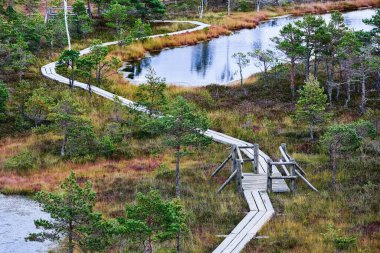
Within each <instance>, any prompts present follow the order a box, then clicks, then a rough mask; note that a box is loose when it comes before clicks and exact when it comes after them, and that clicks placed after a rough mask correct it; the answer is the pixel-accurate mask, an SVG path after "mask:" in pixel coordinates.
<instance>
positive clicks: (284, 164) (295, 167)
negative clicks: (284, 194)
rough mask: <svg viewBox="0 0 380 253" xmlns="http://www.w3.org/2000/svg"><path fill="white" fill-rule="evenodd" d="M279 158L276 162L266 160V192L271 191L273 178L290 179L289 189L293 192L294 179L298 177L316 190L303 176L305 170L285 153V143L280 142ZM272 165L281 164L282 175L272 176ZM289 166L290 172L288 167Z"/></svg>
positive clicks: (294, 187)
mask: <svg viewBox="0 0 380 253" xmlns="http://www.w3.org/2000/svg"><path fill="white" fill-rule="evenodd" d="M279 149H280V153H281V159H280V161H278V162H273V161H272V160H270V159H269V160H268V161H267V174H268V185H267V190H268V192H271V191H272V180H273V179H284V180H290V190H291V191H292V192H295V190H296V179H297V178H300V179H301V180H302V181H303V182H305V183H306V185H307V186H308V187H309V188H311V189H312V190H313V191H316V192H318V190H317V188H315V187H314V186H313V185H312V184H311V183H310V182H309V181H308V180H307V179H306V178H305V177H304V176H305V175H306V172H305V171H304V170H303V169H302V168H301V166H300V165H299V164H298V163H297V162H296V161H295V160H294V159H293V158H292V157H291V156H290V155H289V154H288V153H287V151H286V144H285V143H282V144H281V146H280V148H279ZM272 166H281V168H282V170H283V174H284V175H282V176H273V175H272ZM289 167H290V172H289V170H288V168H289Z"/></svg>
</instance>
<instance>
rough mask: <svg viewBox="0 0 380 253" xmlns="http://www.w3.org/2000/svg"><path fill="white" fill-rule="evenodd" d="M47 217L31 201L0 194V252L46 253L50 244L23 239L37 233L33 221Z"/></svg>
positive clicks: (47, 217)
mask: <svg viewBox="0 0 380 253" xmlns="http://www.w3.org/2000/svg"><path fill="white" fill-rule="evenodd" d="M49 217H50V216H49V215H48V214H47V213H44V212H42V211H41V208H40V207H39V206H38V204H37V203H36V202H34V201H33V200H30V199H28V198H25V197H20V196H4V195H2V194H0V252H1V253H34V252H47V251H48V249H49V248H50V247H51V246H52V244H51V243H48V242H47V243H39V242H26V241H25V239H24V238H25V237H26V236H28V234H29V233H32V232H37V231H38V230H37V229H36V228H35V226H34V222H33V220H35V219H39V218H44V219H49Z"/></svg>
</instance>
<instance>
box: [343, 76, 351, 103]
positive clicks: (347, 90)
mask: <svg viewBox="0 0 380 253" xmlns="http://www.w3.org/2000/svg"><path fill="white" fill-rule="evenodd" d="M346 96H347V98H346V101H345V103H344V107H345V108H348V103H349V102H350V101H351V79H350V78H349V79H347V81H346Z"/></svg>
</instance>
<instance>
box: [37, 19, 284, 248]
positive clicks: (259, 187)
mask: <svg viewBox="0 0 380 253" xmlns="http://www.w3.org/2000/svg"><path fill="white" fill-rule="evenodd" d="M159 22H169V21H159ZM170 22H173V21H170ZM174 22H186V23H192V24H195V25H197V27H195V28H192V29H188V30H183V31H178V32H174V33H170V34H160V35H155V36H151V37H152V38H154V37H160V36H167V35H177V34H181V33H187V32H193V31H197V30H201V29H204V28H206V27H208V26H209V25H207V24H204V23H201V22H198V21H174ZM117 43H118V42H117V41H113V42H107V43H103V44H102V45H103V46H110V45H115V44H117ZM88 53H90V49H89V48H86V49H83V50H81V51H80V54H81V55H84V54H88ZM55 67H56V62H52V63H49V64H47V65H45V66H43V67H42V68H41V72H42V74H43V75H44V76H45V77H47V78H49V79H52V80H55V81H57V82H60V83H64V84H69V79H68V78H66V77H64V76H61V75H59V74H57V72H56V69H55ZM74 86H75V87H78V88H82V89H84V90H88V89H89V87H88V85H87V84H86V83H82V82H78V81H74ZM91 89H92V92H93V93H94V94H97V95H99V96H102V97H104V98H106V99H109V100H115V99H116V98H117V99H118V100H119V101H121V103H122V104H123V105H124V106H127V107H129V108H132V109H135V110H137V111H140V112H147V110H146V108H144V107H139V106H137V105H136V104H135V103H134V102H133V101H131V100H129V99H126V98H123V97H120V96H117V95H115V94H113V93H111V92H108V91H106V90H103V89H101V88H99V87H96V86H91ZM204 135H206V136H209V137H211V138H212V139H213V140H214V141H215V142H219V143H223V144H226V145H231V146H233V145H235V146H252V144H251V143H248V142H245V141H242V140H239V139H236V138H234V137H231V136H228V135H225V134H222V133H219V132H216V131H213V130H207V131H206V132H204ZM242 152H243V153H244V154H245V156H247V157H248V158H250V159H253V158H254V150H253V149H252V148H245V149H242ZM268 159H269V157H268V156H267V155H266V154H265V153H264V152H262V151H261V150H259V158H258V161H259V162H258V174H253V173H243V174H242V190H243V194H244V196H245V198H246V200H247V202H248V205H249V209H250V210H249V212H248V214H247V215H246V216H245V217H244V219H243V220H242V221H241V222H240V223H239V224H238V225H237V226H236V227H235V228H234V229H233V230H232V231H231V233H230V234H229V235H228V236H227V237H226V238H225V240H224V241H223V242H222V243H221V244H220V245H219V246H218V247H217V248H216V249H215V250H214V251H213V252H216V253H218V252H226V253H227V252H240V251H241V250H242V249H243V248H244V247H245V245H246V244H247V243H248V242H249V241H250V240H251V239H252V238H254V237H255V235H256V233H257V232H258V231H259V230H260V229H261V228H262V227H263V226H264V224H265V223H266V222H268V221H269V220H270V218H271V217H272V216H273V214H274V210H273V207H272V204H271V202H270V199H269V197H268V194H267V192H266V189H267V185H266V183H267V161H268ZM272 170H273V175H281V174H280V172H279V170H278V169H277V167H276V166H272ZM273 191H274V192H288V191H289V188H288V186H287V185H286V183H285V181H284V180H283V179H273Z"/></svg>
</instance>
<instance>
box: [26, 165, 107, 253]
mask: <svg viewBox="0 0 380 253" xmlns="http://www.w3.org/2000/svg"><path fill="white" fill-rule="evenodd" d="M60 190H61V191H60V192H59V193H53V192H43V191H41V192H38V193H37V194H36V197H35V199H36V201H37V202H39V203H40V205H41V207H42V210H43V211H45V212H47V213H49V214H50V215H51V220H44V219H38V220H35V221H34V223H35V225H36V227H37V228H42V229H44V230H45V231H44V232H40V233H32V234H30V235H29V236H28V237H27V238H26V240H29V241H38V242H43V241H45V240H50V241H59V240H61V239H64V238H67V252H68V253H73V252H74V249H75V248H79V249H81V250H82V251H85V252H86V251H103V250H105V249H106V248H107V247H109V246H110V244H111V235H112V226H111V224H110V223H108V222H106V221H105V220H103V219H102V216H101V215H100V214H99V213H96V212H94V210H93V208H94V206H95V197H96V194H95V192H94V191H93V190H92V189H91V184H90V182H86V184H85V186H84V187H81V186H80V185H79V184H78V183H77V178H76V176H75V174H74V172H71V173H70V176H69V177H67V178H66V179H65V180H64V181H63V182H62V184H61V185H60Z"/></svg>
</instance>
